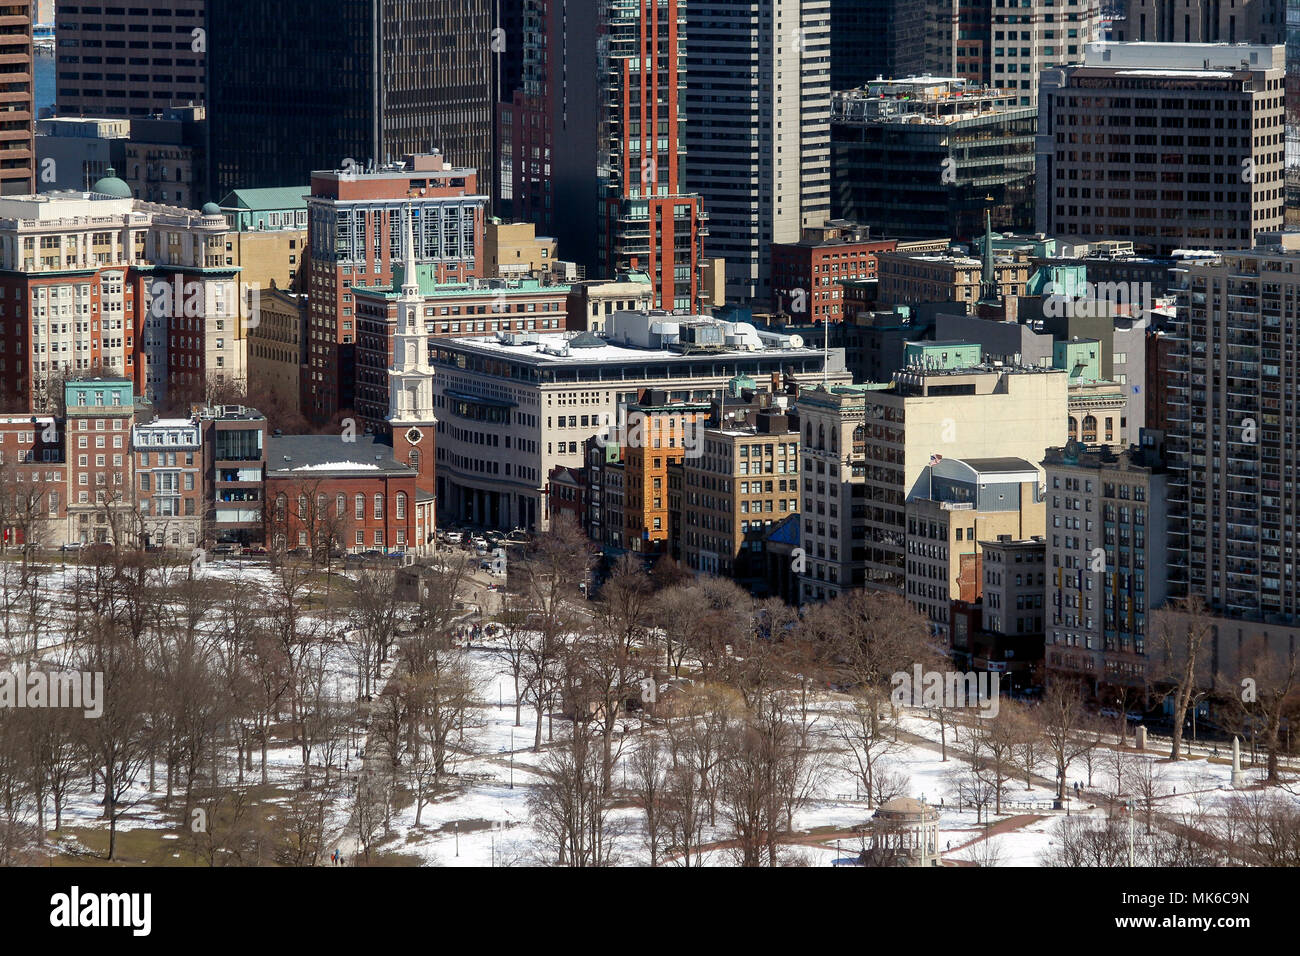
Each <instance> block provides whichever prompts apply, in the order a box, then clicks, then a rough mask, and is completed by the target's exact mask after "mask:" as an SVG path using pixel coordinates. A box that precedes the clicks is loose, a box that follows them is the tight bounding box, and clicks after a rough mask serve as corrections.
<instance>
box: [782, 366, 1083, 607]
mask: <svg viewBox="0 0 1300 956" xmlns="http://www.w3.org/2000/svg"><path fill="white" fill-rule="evenodd" d="M1066 378H1067V376H1066V373H1065V372H1064V371H1062V370H1059V369H1046V368H1038V367H1036V368H1024V367H1011V366H1000V365H999V366H994V365H985V366H980V367H977V368H972V369H952V370H944V369H925V368H914V369H907V370H905V371H900V372H896V373H895V374H894V377H893V381H892V382H889V383H887V384H874V385H852V386H844V387H832V388H830V389H829V390H827V389H823V388H822V387H820V386H818V387H816V388H812V389H808V388H805V389H804V390H802V391H801V392H800V393H799V399H798V409H799V418H800V426H801V428H802V429H803V440H802V442H801V445H802V457H803V463H802V466H801V468H800V473H801V476H802V485H803V487H802V495H801V497H802V513H803V516H804V517H803V529H802V541H803V547H804V549H805V551H806V554H807V562H808V563H807V569H806V571H805V574H804V580H803V582H802V586H801V600H803V601H810V600H824V599H827V598H830V597H833V596H834V595H836V594H838V593H840V592H841V591H843V590H847V589H849V588H854V587H863V586H866V587H875V588H882V589H889V590H897V591H900V592H901V591H902V590H903V588H904V584H905V574H906V536H907V527H906V507H907V501H908V500H909V499H910V498H914V497H918V496H923V495H928V493H929V482H928V471H927V469H928V467H929V465H930V464H931V463H932V461H934V460H935V459H936V458H939V459H943V458H949V457H956V458H977V459H985V458H1023V459H1025V460H1026V461H1029V462H1035V463H1036V462H1039V461H1041V459H1042V456H1043V451H1044V450H1046V449H1047V448H1049V447H1051V446H1052V445H1054V444H1056V443H1057V442H1058V441H1060V440H1061V438H1062V437H1063V436H1064V435H1065V429H1066V422H1067V415H1066ZM935 463H937V462H935ZM1039 474H1040V475H1041V474H1042V472H1041V468H1040V469H1039ZM981 533H983V532H981ZM832 554H834V555H836V557H834V558H832V557H831V555H832Z"/></svg>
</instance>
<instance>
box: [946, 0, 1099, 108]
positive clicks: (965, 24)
mask: <svg viewBox="0 0 1300 956" xmlns="http://www.w3.org/2000/svg"><path fill="white" fill-rule="evenodd" d="M923 2H924V3H925V6H926V11H927V16H926V25H925V26H926V30H925V49H924V54H925V68H926V69H927V70H929V71H930V72H932V73H937V74H940V75H943V76H960V77H965V78H966V79H968V80H970V81H972V82H974V83H982V84H985V85H988V86H997V87H1001V88H1004V89H1012V90H1016V91H1018V102H1019V103H1020V105H1022V106H1032V105H1034V104H1035V103H1036V102H1037V98H1038V77H1039V75H1040V73H1041V72H1042V71H1043V70H1045V69H1049V68H1051V67H1060V66H1066V65H1068V64H1071V63H1078V62H1080V61H1081V60H1082V59H1083V51H1084V47H1085V46H1086V45H1087V44H1088V43H1090V42H1092V41H1094V40H1099V39H1101V24H1102V21H1101V3H1100V2H1099V0H1068V2H1067V3H1055V2H1053V0H1020V2H1017V3H1014V4H1012V3H1005V2H1004V0H923Z"/></svg>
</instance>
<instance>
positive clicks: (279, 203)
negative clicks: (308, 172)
mask: <svg viewBox="0 0 1300 956" xmlns="http://www.w3.org/2000/svg"><path fill="white" fill-rule="evenodd" d="M310 192H311V187H310V186H272V187H267V188H264V189H235V190H232V191H231V192H229V193H227V194H226V198H225V199H223V200H221V202H220V203H219V204H218V205H220V206H221V207H222V208H223V209H252V210H260V209H306V208H307V200H306V199H304V198H303V197H304V196H306V195H307V194H308V193H310Z"/></svg>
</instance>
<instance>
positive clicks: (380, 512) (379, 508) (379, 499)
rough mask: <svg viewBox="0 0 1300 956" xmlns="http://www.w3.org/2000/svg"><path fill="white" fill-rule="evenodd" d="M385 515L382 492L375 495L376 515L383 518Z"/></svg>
mask: <svg viewBox="0 0 1300 956" xmlns="http://www.w3.org/2000/svg"><path fill="white" fill-rule="evenodd" d="M383 516H384V496H383V495H381V494H380V495H375V517H376V518H382V517H383Z"/></svg>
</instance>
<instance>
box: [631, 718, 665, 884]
mask: <svg viewBox="0 0 1300 956" xmlns="http://www.w3.org/2000/svg"><path fill="white" fill-rule="evenodd" d="M631 760H632V769H633V777H632V780H633V783H632V792H633V794H634V795H635V797H636V800H637V802H638V803H639V804H640V805H641V812H642V813H643V814H644V815H645V842H646V849H648V850H649V851H650V865H651V866H658V865H659V848H660V847H661V846H662V845H663V844H664V842H665V840H666V837H667V834H668V831H669V824H668V821H667V819H666V816H667V813H666V810H667V803H668V794H667V791H668V788H669V783H668V779H669V770H668V767H667V765H666V764H665V762H664V754H663V746H662V744H661V743H660V742H659V738H658V737H654V736H651V737H647V738H646V739H644V740H642V741H641V743H640V744H638V745H637V748H636V750H634V751H633V752H632V758H631Z"/></svg>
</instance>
